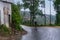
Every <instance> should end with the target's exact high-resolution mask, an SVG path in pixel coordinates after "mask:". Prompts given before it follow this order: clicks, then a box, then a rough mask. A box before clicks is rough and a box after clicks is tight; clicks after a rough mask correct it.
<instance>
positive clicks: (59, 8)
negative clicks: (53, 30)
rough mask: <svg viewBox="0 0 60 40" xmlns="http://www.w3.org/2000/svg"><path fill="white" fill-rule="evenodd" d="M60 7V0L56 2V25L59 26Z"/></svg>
mask: <svg viewBox="0 0 60 40" xmlns="http://www.w3.org/2000/svg"><path fill="white" fill-rule="evenodd" d="M59 5H60V0H55V1H54V8H55V10H56V12H57V14H56V24H57V25H60V6H59Z"/></svg>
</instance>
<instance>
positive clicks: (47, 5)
mask: <svg viewBox="0 0 60 40" xmlns="http://www.w3.org/2000/svg"><path fill="white" fill-rule="evenodd" d="M17 1H20V3H22V0H15V3H16V2H17ZM39 9H42V11H44V9H43V8H41V7H39ZM23 10H24V9H22V11H23ZM26 11H29V10H28V9H26ZM45 14H50V2H49V1H48V0H45ZM51 14H52V15H55V14H56V12H55V11H54V7H53V2H52V1H51Z"/></svg>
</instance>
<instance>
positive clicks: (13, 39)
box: [0, 31, 27, 40]
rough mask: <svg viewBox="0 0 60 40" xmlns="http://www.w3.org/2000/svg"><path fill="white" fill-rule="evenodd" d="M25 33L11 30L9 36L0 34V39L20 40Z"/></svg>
mask: <svg viewBox="0 0 60 40" xmlns="http://www.w3.org/2000/svg"><path fill="white" fill-rule="evenodd" d="M25 34H27V32H26V31H16V32H14V31H13V32H12V34H10V35H9V36H2V35H1V34H0V40H20V39H21V38H22V36H23V35H25ZM4 35H5V34H4Z"/></svg>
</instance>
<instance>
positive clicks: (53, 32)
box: [21, 26, 60, 40]
mask: <svg viewBox="0 0 60 40" xmlns="http://www.w3.org/2000/svg"><path fill="white" fill-rule="evenodd" d="M26 28H27V29H26ZM23 29H24V30H26V31H27V32H28V33H27V34H26V35H23V36H22V39H21V40H60V28H51V27H38V28H37V30H35V28H34V27H32V28H31V27H27V26H23Z"/></svg>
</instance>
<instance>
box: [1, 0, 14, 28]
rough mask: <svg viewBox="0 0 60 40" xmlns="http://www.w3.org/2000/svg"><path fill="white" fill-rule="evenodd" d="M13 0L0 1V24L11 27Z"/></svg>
mask: <svg viewBox="0 0 60 40" xmlns="http://www.w3.org/2000/svg"><path fill="white" fill-rule="evenodd" d="M12 2H13V1H12V0H0V24H5V25H6V26H7V27H9V23H10V19H11V3H12Z"/></svg>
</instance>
